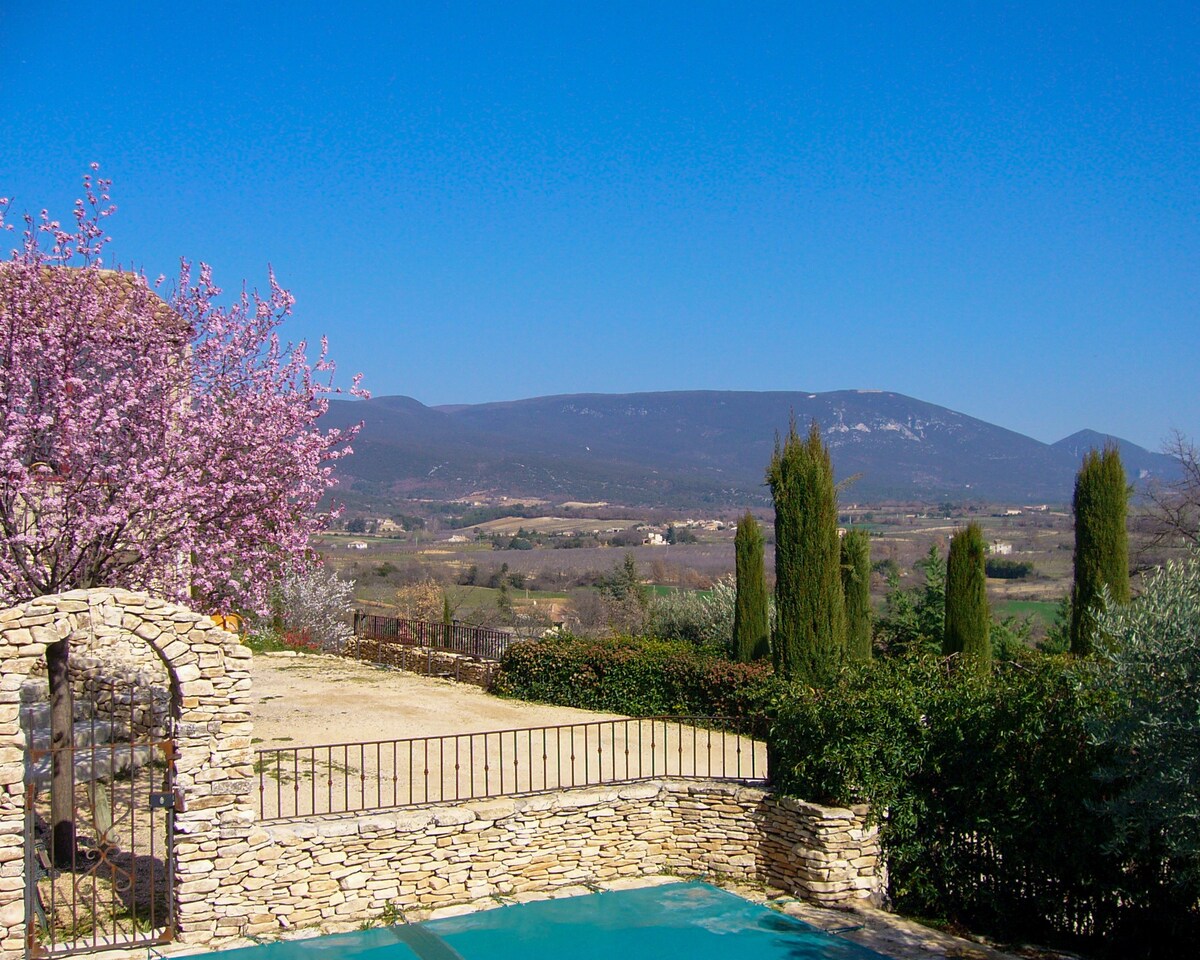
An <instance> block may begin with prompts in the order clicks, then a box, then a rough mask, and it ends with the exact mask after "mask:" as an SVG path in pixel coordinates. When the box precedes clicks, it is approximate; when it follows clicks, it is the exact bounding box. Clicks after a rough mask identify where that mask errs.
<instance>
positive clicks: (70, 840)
mask: <svg viewBox="0 0 1200 960" xmlns="http://www.w3.org/2000/svg"><path fill="white" fill-rule="evenodd" d="M70 651H71V642H70V641H69V640H59V641H58V642H57V643H52V644H50V645H48V646H47V647H46V667H47V669H48V671H49V674H50V749H51V753H50V825H51V836H50V856H51V858H52V859H53V861H54V863H55V864H56V865H57V866H60V867H67V866H70V865H71V863H72V861H73V860H74V858H75V754H74V750H73V749H72V747H74V745H75V737H74V726H75V703H74V697H73V696H72V694H71V678H70V676H69V675H68V668H69V666H70Z"/></svg>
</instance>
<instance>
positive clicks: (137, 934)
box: [22, 678, 176, 958]
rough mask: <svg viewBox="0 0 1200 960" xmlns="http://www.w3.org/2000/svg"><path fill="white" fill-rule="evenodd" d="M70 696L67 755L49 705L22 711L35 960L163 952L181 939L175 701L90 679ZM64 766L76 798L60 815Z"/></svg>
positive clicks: (140, 687)
mask: <svg viewBox="0 0 1200 960" xmlns="http://www.w3.org/2000/svg"><path fill="white" fill-rule="evenodd" d="M72 688H73V689H74V691H75V693H74V696H75V703H74V711H73V712H74V716H75V723H74V727H73V736H72V737H71V738H70V740H69V741H68V743H67V745H56V742H55V741H53V740H52V732H51V723H50V709H49V705H48V704H46V703H44V702H41V703H29V704H25V705H24V706H23V708H22V722H23V725H24V726H25V731H26V765H25V770H26V773H25V916H26V953H27V956H28V957H31V958H37V957H64V956H70V955H73V954H80V953H87V952H91V951H96V950H105V949H111V948H113V947H134V946H139V945H147V944H155V943H165V942H168V941H170V940H172V939H173V938H174V934H175V918H174V904H173V899H174V898H173V890H172V883H173V876H174V863H173V860H172V858H173V849H172V848H173V843H172V839H173V833H174V812H175V805H176V794H175V782H174V781H175V750H174V742H173V740H172V738H171V722H172V721H171V710H170V695H169V693H168V692H167V690H166V689H164V688H163V687H162V686H160V685H155V684H150V683H145V682H141V683H139V682H135V681H115V682H114V681H96V680H94V679H91V680H88V679H86V678H85V680H84V681H83V682H79V681H73V683H72ZM59 765H61V766H59ZM56 767H57V768H58V769H59V770H60V771H62V775H64V776H68V777H69V778H70V796H71V797H72V798H73V803H66V802H65V801H64V802H60V809H58V810H54V809H53V806H52V801H51V795H52V790H51V780H52V771H53V770H54V769H56ZM68 808H69V809H68ZM66 817H69V822H67V823H64V820H65V818H66ZM55 821H57V823H58V826H57V829H56V824H55ZM56 845H57V846H58V847H59V848H60V849H56V848H55V847H56Z"/></svg>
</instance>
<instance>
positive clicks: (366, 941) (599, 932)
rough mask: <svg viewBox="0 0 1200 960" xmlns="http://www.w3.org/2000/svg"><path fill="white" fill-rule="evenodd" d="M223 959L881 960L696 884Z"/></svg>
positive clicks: (271, 947)
mask: <svg viewBox="0 0 1200 960" xmlns="http://www.w3.org/2000/svg"><path fill="white" fill-rule="evenodd" d="M221 957H222V958H223V960H226V958H227V960H333V958H335V957H336V958H338V960H341V958H347V960H349V958H353V960H539V958H542V957H546V958H551V957H563V958H565V957H570V958H571V960H613V958H620V960H699V958H705V957H720V958H721V960H881V955H880V954H878V953H875V952H874V951H872V950H868V949H866V948H865V947H860V946H859V945H857V944H854V943H850V942H849V941H847V940H842V939H839V938H837V937H833V936H830V935H829V934H827V933H823V932H822V931H820V930H817V929H816V928H815V927H812V926H809V925H808V924H806V923H803V922H801V921H800V920H796V919H794V918H793V917H789V916H786V915H784V914H781V913H778V912H776V911H774V910H772V909H770V908H769V907H764V906H760V905H759V904H755V903H750V902H749V901H747V900H743V899H742V898H741V897H737V896H734V895H733V894H731V893H726V892H725V891H724V890H720V889H718V888H717V887H713V886H710V885H709V884H706V883H698V882H687V883H684V882H681V883H669V884H664V885H662V886H656V887H644V888H642V889H639V890H620V891H608V892H604V893H597V894H593V895H591V896H581V897H565V898H562V899H559V900H541V901H537V902H534V903H524V904H516V905H513V906H508V907H497V908H496V909H494V910H481V911H479V912H477V913H472V914H468V915H466V916H462V917H448V918H446V919H443V920H430V921H428V922H426V923H413V924H407V925H402V926H396V927H383V928H377V929H374V930H364V931H360V932H356V933H342V934H334V935H332V936H327V937H315V938H313V939H310V940H291V941H286V942H281V943H273V944H268V945H266V946H262V947H247V948H244V949H240V950H230V951H226V952H224V953H222V954H221Z"/></svg>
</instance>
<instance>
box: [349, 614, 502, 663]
mask: <svg viewBox="0 0 1200 960" xmlns="http://www.w3.org/2000/svg"><path fill="white" fill-rule="evenodd" d="M354 636H355V638H356V639H358V640H360V641H361V640H374V641H376V642H381V643H393V644H400V645H403V646H407V647H428V648H430V649H433V650H447V651H450V652H451V653H461V654H465V655H466V656H469V657H476V658H478V659H480V660H499V659H500V658H501V657H502V656H503V655H504V651H505V650H507V649H508V648H509V647H510V646H512V645H513V644H514V643H516V642H517V641H518V640H520V639H522V638H521V637H518V636H516V635H515V634H511V633H507V632H505V631H504V630H492V629H489V628H488V627H472V626H468V625H467V624H463V623H429V622H427V621H425V620H406V619H404V618H403V617H383V616H379V615H377V614H373V613H358V612H357V611H356V612H355V614H354ZM364 650H365V651H366V652H368V653H369V650H370V647H369V646H366V647H364Z"/></svg>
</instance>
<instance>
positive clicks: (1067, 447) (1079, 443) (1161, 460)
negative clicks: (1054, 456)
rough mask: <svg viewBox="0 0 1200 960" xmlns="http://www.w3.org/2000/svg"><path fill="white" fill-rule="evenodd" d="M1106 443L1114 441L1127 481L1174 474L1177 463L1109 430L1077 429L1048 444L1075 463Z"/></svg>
mask: <svg viewBox="0 0 1200 960" xmlns="http://www.w3.org/2000/svg"><path fill="white" fill-rule="evenodd" d="M1106 443H1115V444H1116V445H1117V449H1118V450H1119V451H1120V452H1121V463H1122V465H1123V466H1124V467H1125V473H1126V474H1128V475H1129V479H1130V480H1131V481H1132V480H1151V479H1153V480H1166V479H1171V478H1173V477H1175V476H1176V475H1177V474H1178V472H1179V465H1178V464H1177V463H1176V462H1175V461H1174V460H1172V459H1171V458H1170V457H1168V456H1167V455H1166V454H1164V453H1154V452H1153V451H1151V450H1147V449H1146V448H1145V447H1139V446H1138V445H1137V444H1136V443H1132V442H1131V441H1129V440H1122V439H1121V438H1120V437H1114V436H1111V435H1110V434H1104V433H1097V432H1096V431H1095V430H1080V431H1079V432H1078V433H1073V434H1071V435H1070V436H1069V437H1063V438H1062V439H1061V440H1059V441H1058V442H1057V443H1054V444H1051V446H1053V447H1054V448H1055V449H1056V450H1062V451H1064V452H1065V453H1068V454H1070V455H1071V456H1072V457H1073V458H1074V459H1075V461H1076V463H1079V462H1080V461H1082V460H1083V455H1084V454H1085V453H1087V452H1088V451H1089V450H1091V449H1093V448H1095V449H1097V450H1101V449H1103V448H1104V445H1105V444H1106Z"/></svg>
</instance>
